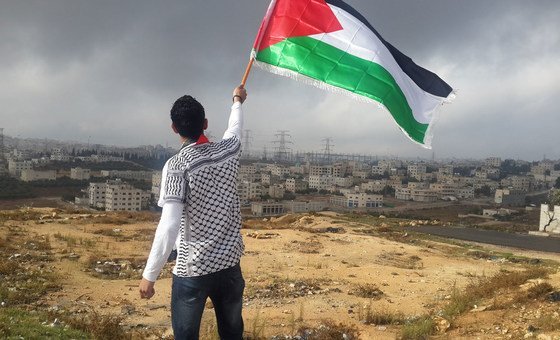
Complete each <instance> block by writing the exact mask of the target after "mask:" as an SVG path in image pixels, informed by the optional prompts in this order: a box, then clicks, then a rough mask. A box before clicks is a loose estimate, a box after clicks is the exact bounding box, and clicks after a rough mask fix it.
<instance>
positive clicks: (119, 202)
mask: <svg viewBox="0 0 560 340" xmlns="http://www.w3.org/2000/svg"><path fill="white" fill-rule="evenodd" d="M149 200H150V193H149V192H146V191H144V190H140V189H137V188H135V187H133V186H132V185H130V184H127V183H124V182H121V181H111V182H108V183H107V189H106V193H105V210H106V211H140V210H142V209H145V208H147V207H148V202H149Z"/></svg>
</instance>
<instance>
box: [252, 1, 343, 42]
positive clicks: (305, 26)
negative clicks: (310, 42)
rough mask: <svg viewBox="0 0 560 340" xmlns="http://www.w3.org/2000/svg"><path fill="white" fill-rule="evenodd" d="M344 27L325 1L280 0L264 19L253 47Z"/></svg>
mask: <svg viewBox="0 0 560 340" xmlns="http://www.w3.org/2000/svg"><path fill="white" fill-rule="evenodd" d="M265 22H267V24H265ZM265 26H266V27H265ZM341 29H343V28H342V25H341V24H340V22H338V19H337V18H336V16H335V15H334V13H333V12H332V10H331V8H330V7H329V5H327V3H326V1H325V0H277V1H276V4H275V6H274V8H273V9H272V12H271V13H270V14H269V17H266V18H265V19H264V20H263V23H262V24H261V28H260V29H259V33H258V34H257V39H256V41H255V46H253V47H254V48H255V49H258V51H262V50H264V49H265V48H267V47H269V46H271V45H274V44H276V43H279V42H280V41H283V40H285V39H287V38H291V37H304V36H308V35H313V34H320V33H330V32H335V31H339V30H341ZM259 42H260V43H259ZM257 45H258V46H257Z"/></svg>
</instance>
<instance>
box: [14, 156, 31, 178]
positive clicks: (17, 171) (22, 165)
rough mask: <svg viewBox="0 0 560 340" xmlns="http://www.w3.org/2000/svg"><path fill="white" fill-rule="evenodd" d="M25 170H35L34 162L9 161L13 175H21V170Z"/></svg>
mask: <svg viewBox="0 0 560 340" xmlns="http://www.w3.org/2000/svg"><path fill="white" fill-rule="evenodd" d="M24 170H33V162H31V161H18V160H9V161H8V173H9V174H10V175H11V176H13V177H21V172H22V171H24Z"/></svg>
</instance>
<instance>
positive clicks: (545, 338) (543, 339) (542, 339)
mask: <svg viewBox="0 0 560 340" xmlns="http://www.w3.org/2000/svg"><path fill="white" fill-rule="evenodd" d="M537 340H552V336H550V335H548V334H539V335H537Z"/></svg>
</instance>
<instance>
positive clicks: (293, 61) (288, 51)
mask: <svg viewBox="0 0 560 340" xmlns="http://www.w3.org/2000/svg"><path fill="white" fill-rule="evenodd" d="M256 59H257V60H259V61H262V62H264V63H267V64H270V65H272V66H277V67H280V68H284V69H288V70H291V71H294V72H297V73H300V74H302V75H305V76H307V77H310V78H313V79H316V80H319V81H322V82H325V83H327V84H329V85H332V86H335V87H339V88H342V89H345V90H348V91H350V92H352V93H355V94H357V95H361V96H364V97H367V98H370V99H373V100H375V101H377V102H379V103H381V104H383V105H384V106H385V107H386V108H387V109H388V110H389V112H390V113H391V115H392V116H393V118H394V119H395V120H396V122H397V124H399V126H400V127H401V128H402V129H403V130H405V131H406V133H407V134H408V135H409V136H410V138H412V139H413V140H415V141H417V142H418V143H421V144H424V136H425V134H426V130H427V129H428V124H421V123H419V122H417V121H416V120H415V119H414V116H413V114H412V109H411V108H410V106H409V104H408V102H407V100H406V97H405V96H404V94H403V92H402V90H401V89H400V87H399V86H398V84H397V83H396V81H395V79H394V78H393V76H392V75H391V74H390V73H389V72H388V71H387V70H386V69H384V68H383V67H382V66H381V65H379V64H376V63H373V62H371V61H367V60H364V59H361V58H358V57H356V56H354V55H351V54H349V53H346V52H344V51H342V50H339V49H338V48H335V47H333V46H331V45H329V44H326V43H323V42H321V41H319V40H317V39H313V38H310V37H297V38H289V39H286V40H284V41H282V42H279V43H277V44H275V45H272V46H270V47H268V48H266V49H264V50H262V51H260V52H259V53H258V54H257V56H256Z"/></svg>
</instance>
